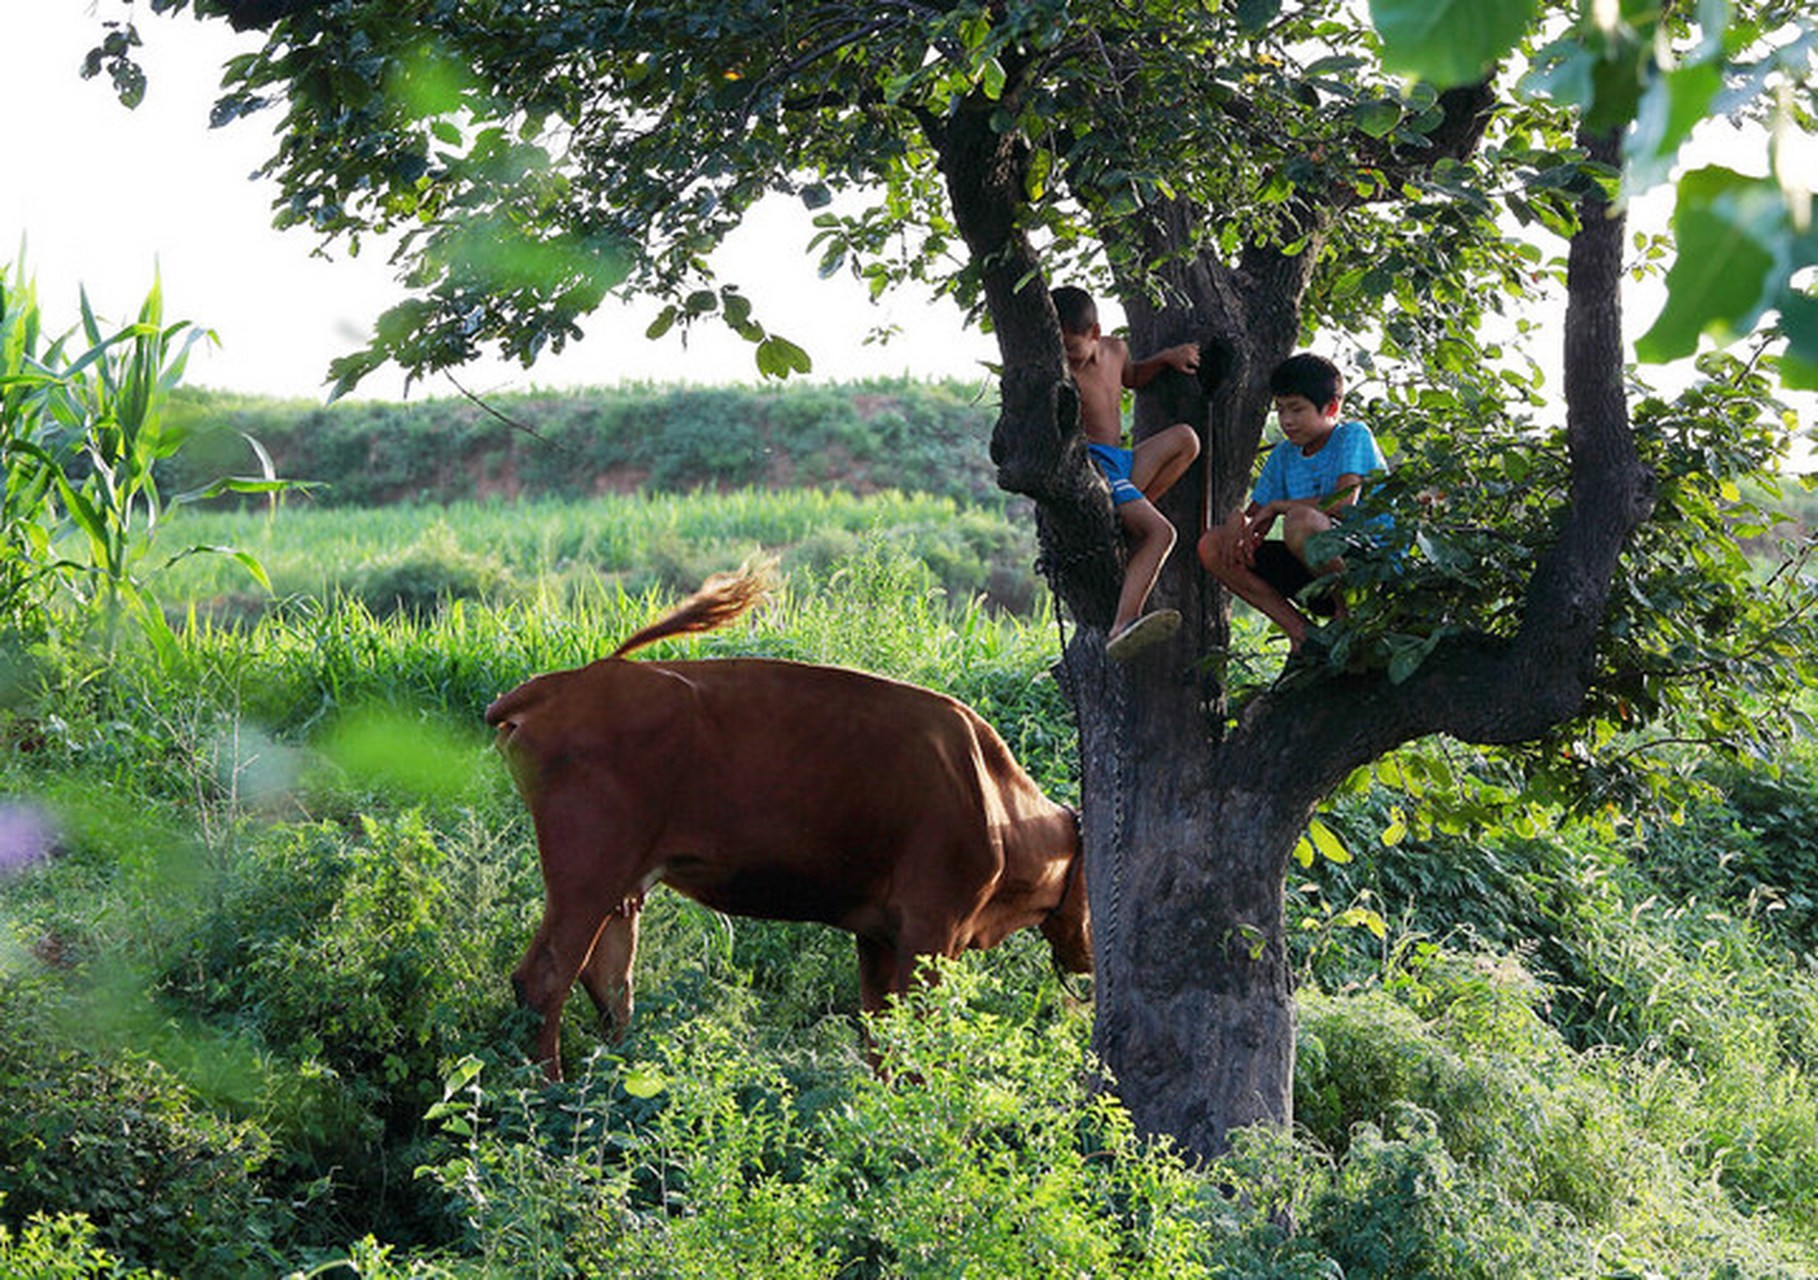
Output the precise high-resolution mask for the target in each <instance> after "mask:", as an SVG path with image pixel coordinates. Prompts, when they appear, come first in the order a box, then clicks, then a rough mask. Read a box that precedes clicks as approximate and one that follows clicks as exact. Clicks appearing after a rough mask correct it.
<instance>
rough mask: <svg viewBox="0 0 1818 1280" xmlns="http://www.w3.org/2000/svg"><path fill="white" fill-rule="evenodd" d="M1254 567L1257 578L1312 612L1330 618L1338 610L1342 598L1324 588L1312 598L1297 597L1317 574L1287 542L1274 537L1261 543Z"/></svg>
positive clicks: (1257, 550) (1257, 549)
mask: <svg viewBox="0 0 1818 1280" xmlns="http://www.w3.org/2000/svg"><path fill="white" fill-rule="evenodd" d="M1254 568H1255V569H1256V576H1257V577H1259V578H1261V579H1262V580H1263V581H1264V582H1266V583H1268V584H1269V585H1270V586H1272V587H1274V588H1275V589H1276V590H1277V591H1279V592H1281V593H1282V595H1284V596H1286V597H1287V598H1288V599H1289V600H1290V601H1293V602H1294V603H1297V604H1299V605H1300V607H1301V608H1304V609H1306V610H1307V611H1308V612H1310V613H1313V614H1315V615H1317V616H1318V617H1321V618H1330V617H1332V616H1333V615H1334V614H1336V613H1337V612H1338V597H1337V596H1336V595H1335V594H1333V593H1332V592H1329V591H1322V592H1321V593H1319V594H1318V595H1317V596H1315V597H1314V598H1313V599H1311V600H1308V601H1304V602H1300V601H1295V600H1294V597H1295V596H1297V595H1299V594H1300V592H1301V589H1302V588H1303V587H1306V586H1307V585H1308V584H1310V583H1312V582H1313V581H1314V580H1315V575H1314V573H1313V571H1312V570H1311V569H1309V568H1307V566H1306V565H1304V564H1302V563H1301V560H1300V557H1299V556H1297V555H1295V554H1294V553H1293V552H1292V551H1290V550H1288V544H1287V543H1285V542H1278V541H1274V540H1271V541H1268V542H1264V543H1262V544H1261V545H1260V546H1258V547H1257V548H1256V563H1255V565H1254Z"/></svg>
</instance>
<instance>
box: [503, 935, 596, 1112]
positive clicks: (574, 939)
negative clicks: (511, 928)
mask: <svg viewBox="0 0 1818 1280" xmlns="http://www.w3.org/2000/svg"><path fill="white" fill-rule="evenodd" d="M602 921H603V915H602V914H601V913H597V912H577V911H572V910H558V909H557V908H556V906H555V904H554V903H553V902H550V903H547V904H545V906H544V909H543V923H542V924H541V925H539V926H538V927H537V933H536V937H534V938H532V939H531V940H530V947H529V949H528V950H526V951H525V952H524V958H523V959H522V960H520V961H519V962H518V967H517V968H516V969H515V970H513V971H512V975H511V986H512V989H513V990H514V991H516V992H517V996H518V1003H519V1004H521V1005H525V1006H527V1007H529V1008H531V1009H534V1010H536V1011H537V1013H538V1014H539V1015H540V1016H541V1018H542V1021H541V1023H539V1025H538V1027H537V1044H536V1053H537V1061H538V1062H539V1063H541V1064H542V1067H543V1073H544V1074H545V1075H547V1076H548V1077H549V1078H550V1079H551V1080H560V1079H561V1078H562V1055H561V1037H562V1009H563V1006H565V1005H566V1004H567V1003H568V993H569V991H571V990H572V989H573V988H574V983H575V979H576V978H577V977H578V976H579V975H580V972H581V967H582V965H583V963H584V962H585V961H586V958H587V954H588V952H589V951H590V950H591V949H592V946H593V940H594V937H595V936H596V935H597V934H598V933H599V932H600V925H601V923H602Z"/></svg>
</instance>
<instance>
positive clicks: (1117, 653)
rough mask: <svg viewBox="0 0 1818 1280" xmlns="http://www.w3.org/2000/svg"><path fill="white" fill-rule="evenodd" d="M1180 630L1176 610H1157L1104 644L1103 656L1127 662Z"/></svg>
mask: <svg viewBox="0 0 1818 1280" xmlns="http://www.w3.org/2000/svg"><path fill="white" fill-rule="evenodd" d="M1179 630H1180V611H1179V610H1178V609H1157V610H1156V611H1155V612H1154V613H1145V614H1144V615H1143V616H1142V617H1140V618H1138V619H1136V620H1135V621H1134V622H1132V623H1131V624H1130V625H1129V626H1127V627H1125V628H1124V629H1123V630H1121V631H1119V632H1117V633H1115V634H1114V635H1113V636H1112V637H1111V639H1110V640H1108V641H1106V643H1105V656H1106V657H1107V658H1109V659H1111V661H1113V662H1128V661H1129V660H1130V659H1131V658H1133V657H1135V656H1136V655H1137V654H1139V653H1141V652H1142V651H1143V650H1144V649H1147V648H1150V647H1151V646H1153V645H1157V644H1160V643H1161V642H1162V641H1163V640H1166V639H1167V638H1168V637H1169V636H1171V635H1173V634H1174V633H1175V632H1176V631H1179Z"/></svg>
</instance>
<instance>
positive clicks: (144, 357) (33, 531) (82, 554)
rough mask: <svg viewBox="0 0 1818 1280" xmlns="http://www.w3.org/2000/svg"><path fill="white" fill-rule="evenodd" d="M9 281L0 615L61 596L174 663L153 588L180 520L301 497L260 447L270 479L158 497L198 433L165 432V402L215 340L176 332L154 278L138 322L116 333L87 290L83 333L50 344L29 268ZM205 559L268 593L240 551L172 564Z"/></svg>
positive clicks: (3, 312)
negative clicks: (185, 512) (150, 579)
mask: <svg viewBox="0 0 1818 1280" xmlns="http://www.w3.org/2000/svg"><path fill="white" fill-rule="evenodd" d="M10 276H11V278H10V280H7V279H6V278H5V277H4V276H3V275H0V465H4V468H5V480H6V496H5V506H4V509H3V511H0V516H3V517H4V527H3V529H0V591H4V592H5V594H4V595H3V596H0V606H4V607H6V608H7V609H9V610H10V611H12V612H13V613H14V614H15V616H16V615H17V614H18V612H19V611H21V610H24V609H30V608H34V607H37V606H41V605H43V604H45V603H47V601H48V598H49V596H50V595H51V594H52V593H54V592H55V591H56V590H57V589H58V588H61V589H62V590H63V591H64V592H66V593H67V594H68V595H69V596H71V597H72V598H73V599H74V600H75V601H76V602H78V603H79V604H80V605H82V606H84V610H85V612H86V613H87V614H88V616H90V617H91V618H93V617H98V618H99V619H100V620H101V621H102V622H103V623H104V625H105V630H106V634H107V636H108V638H109V642H110V643H111V640H112V638H113V636H114V635H115V633H116V631H117V628H118V624H119V622H120V620H121V619H122V618H123V617H128V616H130V617H132V618H134V619H136V620H137V621H138V622H139V624H140V625H141V626H142V627H143V629H144V630H145V632H146V634H147V636H148V637H149V638H150V639H151V641H152V643H153V644H154V645H155V646H156V647H157V648H158V649H159V651H160V652H162V653H165V654H169V653H172V652H174V647H175V646H174V641H173V639H172V636H171V633H170V628H169V625H168V624H167V623H166V622H165V619H164V615H163V613H162V612H161V611H160V610H159V609H158V607H157V602H156V600H155V598H154V596H153V595H152V593H151V591H150V589H149V587H148V585H147V581H146V577H147V568H148V563H149V557H150V556H151V554H152V551H153V548H154V545H155V540H156V538H157V535H158V533H159V531H160V529H161V527H162V526H163V524H164V523H165V521H166V519H167V518H168V516H169V515H170V513H171V512H172V510H173V509H175V508H177V507H179V506H182V505H186V504H188V503H192V502H196V501H200V500H202V499H204V498H209V497H214V496H216V495H218V494H220V493H224V492H228V491H235V492H241V493H275V492H278V491H279V490H282V489H284V488H287V487H290V486H288V485H287V483H286V482H284V481H281V480H279V479H278V478H277V477H276V476H275V475H274V474H273V471H272V467H271V463H270V459H269V457H268V456H267V455H266V454H265V452H264V451H263V450H262V449H260V448H259V446H258V443H257V442H256V441H250V440H249V442H250V443H251V444H252V447H253V451H254V453H255V454H256V455H257V457H258V459H259V463H260V471H261V474H259V475H257V476H251V477H240V476H232V477H225V478H222V479H219V480H216V481H214V482H213V483H211V484H208V485H206V486H203V487H201V488H199V489H195V490H193V491H191V492H188V493H183V494H178V495H175V496H172V497H168V498H167V497H166V496H165V495H163V494H162V493H160V492H159V488H158V481H157V478H156V475H155V470H154V469H155V467H156V465H157V463H158V462H160V461H161V460H163V459H165V458H169V457H170V456H172V455H173V454H175V453H176V452H177V451H178V450H179V449H181V448H182V446H183V444H184V441H185V439H186V435H187V433H186V432H185V431H184V430H182V429H181V428H178V427H174V426H172V425H171V424H169V423H168V422H167V421H166V419H165V415H164V410H165V406H166V403H167V401H168V399H169V397H170V393H171V391H172V389H173V388H174V387H176V385H177V384H178V382H180V381H181V379H182V377H183V371H184V368H185V366H186V365H187V363H188V360H189V353H190V351H191V349H192V348H193V347H194V346H195V344H196V343H197V342H198V341H202V340H204V339H210V340H212V338H213V335H212V334H211V333H210V332H209V331H207V330H205V329H198V328H195V327H193V326H192V325H190V323H189V322H188V321H179V322H177V323H175V324H172V325H169V326H166V325H165V324H164V320H163V310H164V306H163V290H162V287H161V285H160V284H159V283H158V281H157V280H156V279H155V278H154V280H153V282H152V287H151V291H150V293H149V294H148V295H147V296H146V299H145V302H144V304H143V305H142V306H141V307H140V309H139V316H138V319H137V320H135V321H134V322H133V323H131V324H128V325H126V326H125V327H123V328H121V329H120V330H118V331H117V332H115V333H112V334H104V333H103V330H102V327H101V324H100V322H99V321H98V320H97V319H96V317H95V313H94V309H93V307H91V306H90V304H89V299H88V293H87V291H86V290H83V291H82V292H81V322H80V324H79V325H78V326H76V327H75V328H73V329H71V330H69V331H67V332H65V333H63V334H60V335H58V336H56V337H54V338H48V339H47V338H46V335H45V330H44V327H43V322H42V317H41V314H40V310H39V306H38V300H37V294H36V290H35V288H34V287H33V286H32V284H31V283H30V282H29V281H28V280H27V279H26V277H25V274H24V270H23V268H22V267H15V268H14V269H13V271H12V272H11V273H10ZM84 344H86V345H84ZM199 551H208V552H214V553H218V554H222V555H226V556H229V557H231V558H232V559H234V560H236V561H238V562H239V563H240V564H241V565H242V566H244V567H245V569H246V570H247V572H249V573H250V574H252V576H253V577H254V578H255V579H257V580H258V581H259V582H260V583H261V584H264V585H266V586H267V587H268V588H269V585H270V584H269V582H267V580H266V576H265V571H264V569H263V568H262V567H261V566H260V565H259V562H258V561H257V560H256V559H254V558H253V557H252V556H251V555H249V554H247V553H245V552H242V551H238V550H235V549H233V548H231V547H223V546H191V547H189V548H186V549H184V550H183V551H180V552H178V553H176V555H174V556H172V557H170V558H169V560H167V561H166V562H165V563H167V564H168V563H170V561H171V560H176V559H180V558H182V557H184V556H187V555H191V554H194V553H196V552H199Z"/></svg>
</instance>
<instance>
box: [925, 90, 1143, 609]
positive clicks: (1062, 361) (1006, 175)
mask: <svg viewBox="0 0 1818 1280" xmlns="http://www.w3.org/2000/svg"><path fill="white" fill-rule="evenodd" d="M997 105H998V104H996V103H992V102H990V101H988V100H985V99H983V98H982V97H981V98H979V99H978V100H977V101H968V102H967V103H966V104H964V105H963V106H962V107H961V109H960V110H959V111H958V112H956V113H954V115H953V116H951V117H950V118H947V119H945V120H934V119H925V120H924V122H923V124H924V128H925V129H926V130H927V132H928V136H929V139H930V141H931V142H932V143H933V144H934V147H935V151H936V154H937V155H938V156H939V157H940V166H941V172H942V174H943V176H944V177H945V179H946V185H947V191H948V196H949V198H950V199H951V201H952V203H953V213H954V221H955V222H956V223H957V224H958V226H959V229H960V234H961V235H962V236H963V237H964V238H965V241H966V245H967V248H968V250H969V251H970V255H971V259H972V261H973V262H974V263H975V264H977V267H978V271H979V278H980V283H981V284H982V286H983V289H984V294H985V304H986V307H987V308H988V309H989V311H990V313H991V321H992V327H993V329H994V331H995V332H996V335H997V344H998V350H999V352H1000V354H1001V355H1002V356H1003V361H1004V365H1003V374H1002V377H1001V387H1002V394H1003V401H1002V404H1001V405H1000V408H999V412H998V420H997V426H996V428H995V429H994V431H993V432H992V437H991V459H992V461H993V462H995V463H996V464H997V468H998V484H999V485H1000V486H1001V487H1002V488H1004V489H1006V490H1008V491H1010V492H1012V493H1021V494H1026V495H1028V496H1030V497H1032V498H1034V499H1035V500H1036V503H1037V529H1038V532H1039V534H1040V537H1041V543H1042V555H1043V563H1044V567H1045V568H1046V569H1047V570H1048V573H1049V577H1050V580H1051V581H1052V582H1053V583H1054V584H1055V586H1056V589H1057V591H1058V593H1059V594H1060V596H1061V598H1062V599H1063V601H1064V602H1065V603H1066V605H1067V607H1068V608H1069V610H1070V611H1071V612H1072V614H1073V616H1074V617H1075V618H1076V619H1078V620H1079V621H1080V622H1082V623H1085V624H1086V625H1088V626H1093V627H1101V628H1102V627H1106V626H1108V625H1109V624H1110V621H1111V618H1112V615H1113V613H1114V611H1115V605H1116V598H1117V590H1118V584H1119V582H1120V580H1121V576H1122V566H1121V563H1120V561H1119V551H1120V549H1121V546H1122V543H1121V540H1120V539H1119V538H1118V536H1117V524H1116V519H1115V517H1114V516H1113V515H1112V511H1111V504H1110V500H1109V497H1108V496H1107V491H1106V489H1105V486H1104V483H1103V481H1102V480H1100V479H1099V477H1098V474H1097V473H1096V472H1095V471H1094V470H1092V468H1091V467H1090V466H1089V464H1088V463H1087V461H1086V447H1085V436H1084V434H1083V432H1082V431H1081V429H1080V423H1079V395H1078V393H1077V392H1076V391H1075V390H1074V387H1073V383H1072V380H1071V379H1070V378H1069V377H1068V374H1067V366H1066V357H1065V353H1064V350H1063V348H1062V346H1061V333H1060V322H1059V321H1058V320H1057V319H1056V318H1055V315H1054V306H1053V304H1052V303H1051V302H1050V301H1049V299H1048V286H1047V277H1046V275H1045V273H1044V272H1043V270H1042V264H1041V260H1040V258H1039V257H1038V256H1037V254H1036V252H1035V249H1034V247H1033V246H1032V245H1031V244H1030V243H1029V239H1028V237H1027V236H1026V235H1025V234H1024V232H1023V229H1022V227H1021V225H1020V224H1019V222H1018V214H1019V212H1020V210H1021V207H1022V202H1023V199H1024V195H1023V192H1024V189H1025V188H1024V178H1025V167H1026V165H1027V163H1028V144H1027V142H1026V141H1025V140H1023V139H1022V138H1020V137H1019V136H1018V135H1016V134H1015V133H999V132H997V131H996V130H995V129H993V128H992V126H991V112H992V111H993V110H994V109H996V107H997Z"/></svg>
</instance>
